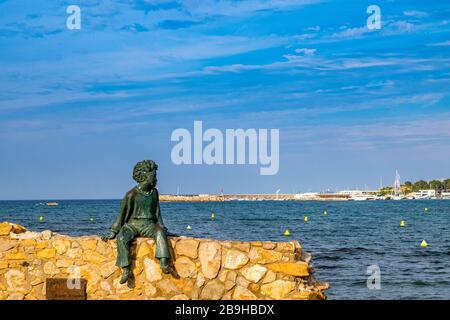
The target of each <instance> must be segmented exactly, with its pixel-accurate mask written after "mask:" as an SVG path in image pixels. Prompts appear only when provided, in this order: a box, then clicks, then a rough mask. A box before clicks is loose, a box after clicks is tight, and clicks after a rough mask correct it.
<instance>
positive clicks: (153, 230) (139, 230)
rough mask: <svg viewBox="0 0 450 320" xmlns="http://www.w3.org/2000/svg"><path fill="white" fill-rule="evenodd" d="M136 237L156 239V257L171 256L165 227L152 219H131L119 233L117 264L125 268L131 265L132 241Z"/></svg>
mask: <svg viewBox="0 0 450 320" xmlns="http://www.w3.org/2000/svg"><path fill="white" fill-rule="evenodd" d="M136 237H147V238H153V239H155V242H156V250H155V251H156V252H155V257H156V258H158V259H160V258H170V252H169V243H168V240H167V236H166V233H165V231H164V229H163V228H162V227H161V226H160V225H159V224H156V223H154V222H153V221H151V220H147V219H131V220H130V221H128V223H126V224H124V225H123V226H122V228H121V229H120V231H119V233H118V235H117V261H116V266H118V267H121V268H123V267H127V266H129V265H130V263H131V261H130V243H131V241H132V240H133V239H134V238H136Z"/></svg>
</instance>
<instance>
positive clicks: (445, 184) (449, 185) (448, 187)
mask: <svg viewBox="0 0 450 320" xmlns="http://www.w3.org/2000/svg"><path fill="white" fill-rule="evenodd" d="M442 186H443V187H444V189H446V190H450V179H445V180H444V182H442Z"/></svg>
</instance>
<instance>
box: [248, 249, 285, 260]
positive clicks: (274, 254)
mask: <svg viewBox="0 0 450 320" xmlns="http://www.w3.org/2000/svg"><path fill="white" fill-rule="evenodd" d="M248 256H249V258H250V261H251V262H253V263H262V264H264V263H271V262H276V261H280V260H281V258H282V257H283V254H282V253H281V252H278V251H273V250H266V249H263V248H259V247H255V248H252V249H251V250H250V252H249V254H248Z"/></svg>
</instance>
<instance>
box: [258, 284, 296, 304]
mask: <svg viewBox="0 0 450 320" xmlns="http://www.w3.org/2000/svg"><path fill="white" fill-rule="evenodd" d="M294 288H295V282H293V281H286V280H275V281H274V282H272V283H268V284H264V285H262V286H261V293H262V294H263V295H265V296H267V297H269V298H272V299H276V300H280V299H283V298H284V297H285V296H287V295H288V294H289V293H290V292H291V291H292V290H294Z"/></svg>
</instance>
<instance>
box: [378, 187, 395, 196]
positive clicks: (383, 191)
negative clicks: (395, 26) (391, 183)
mask: <svg viewBox="0 0 450 320" xmlns="http://www.w3.org/2000/svg"><path fill="white" fill-rule="evenodd" d="M393 193H394V188H392V187H384V188H381V189H380V194H381V195H383V196H385V195H388V194H393Z"/></svg>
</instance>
